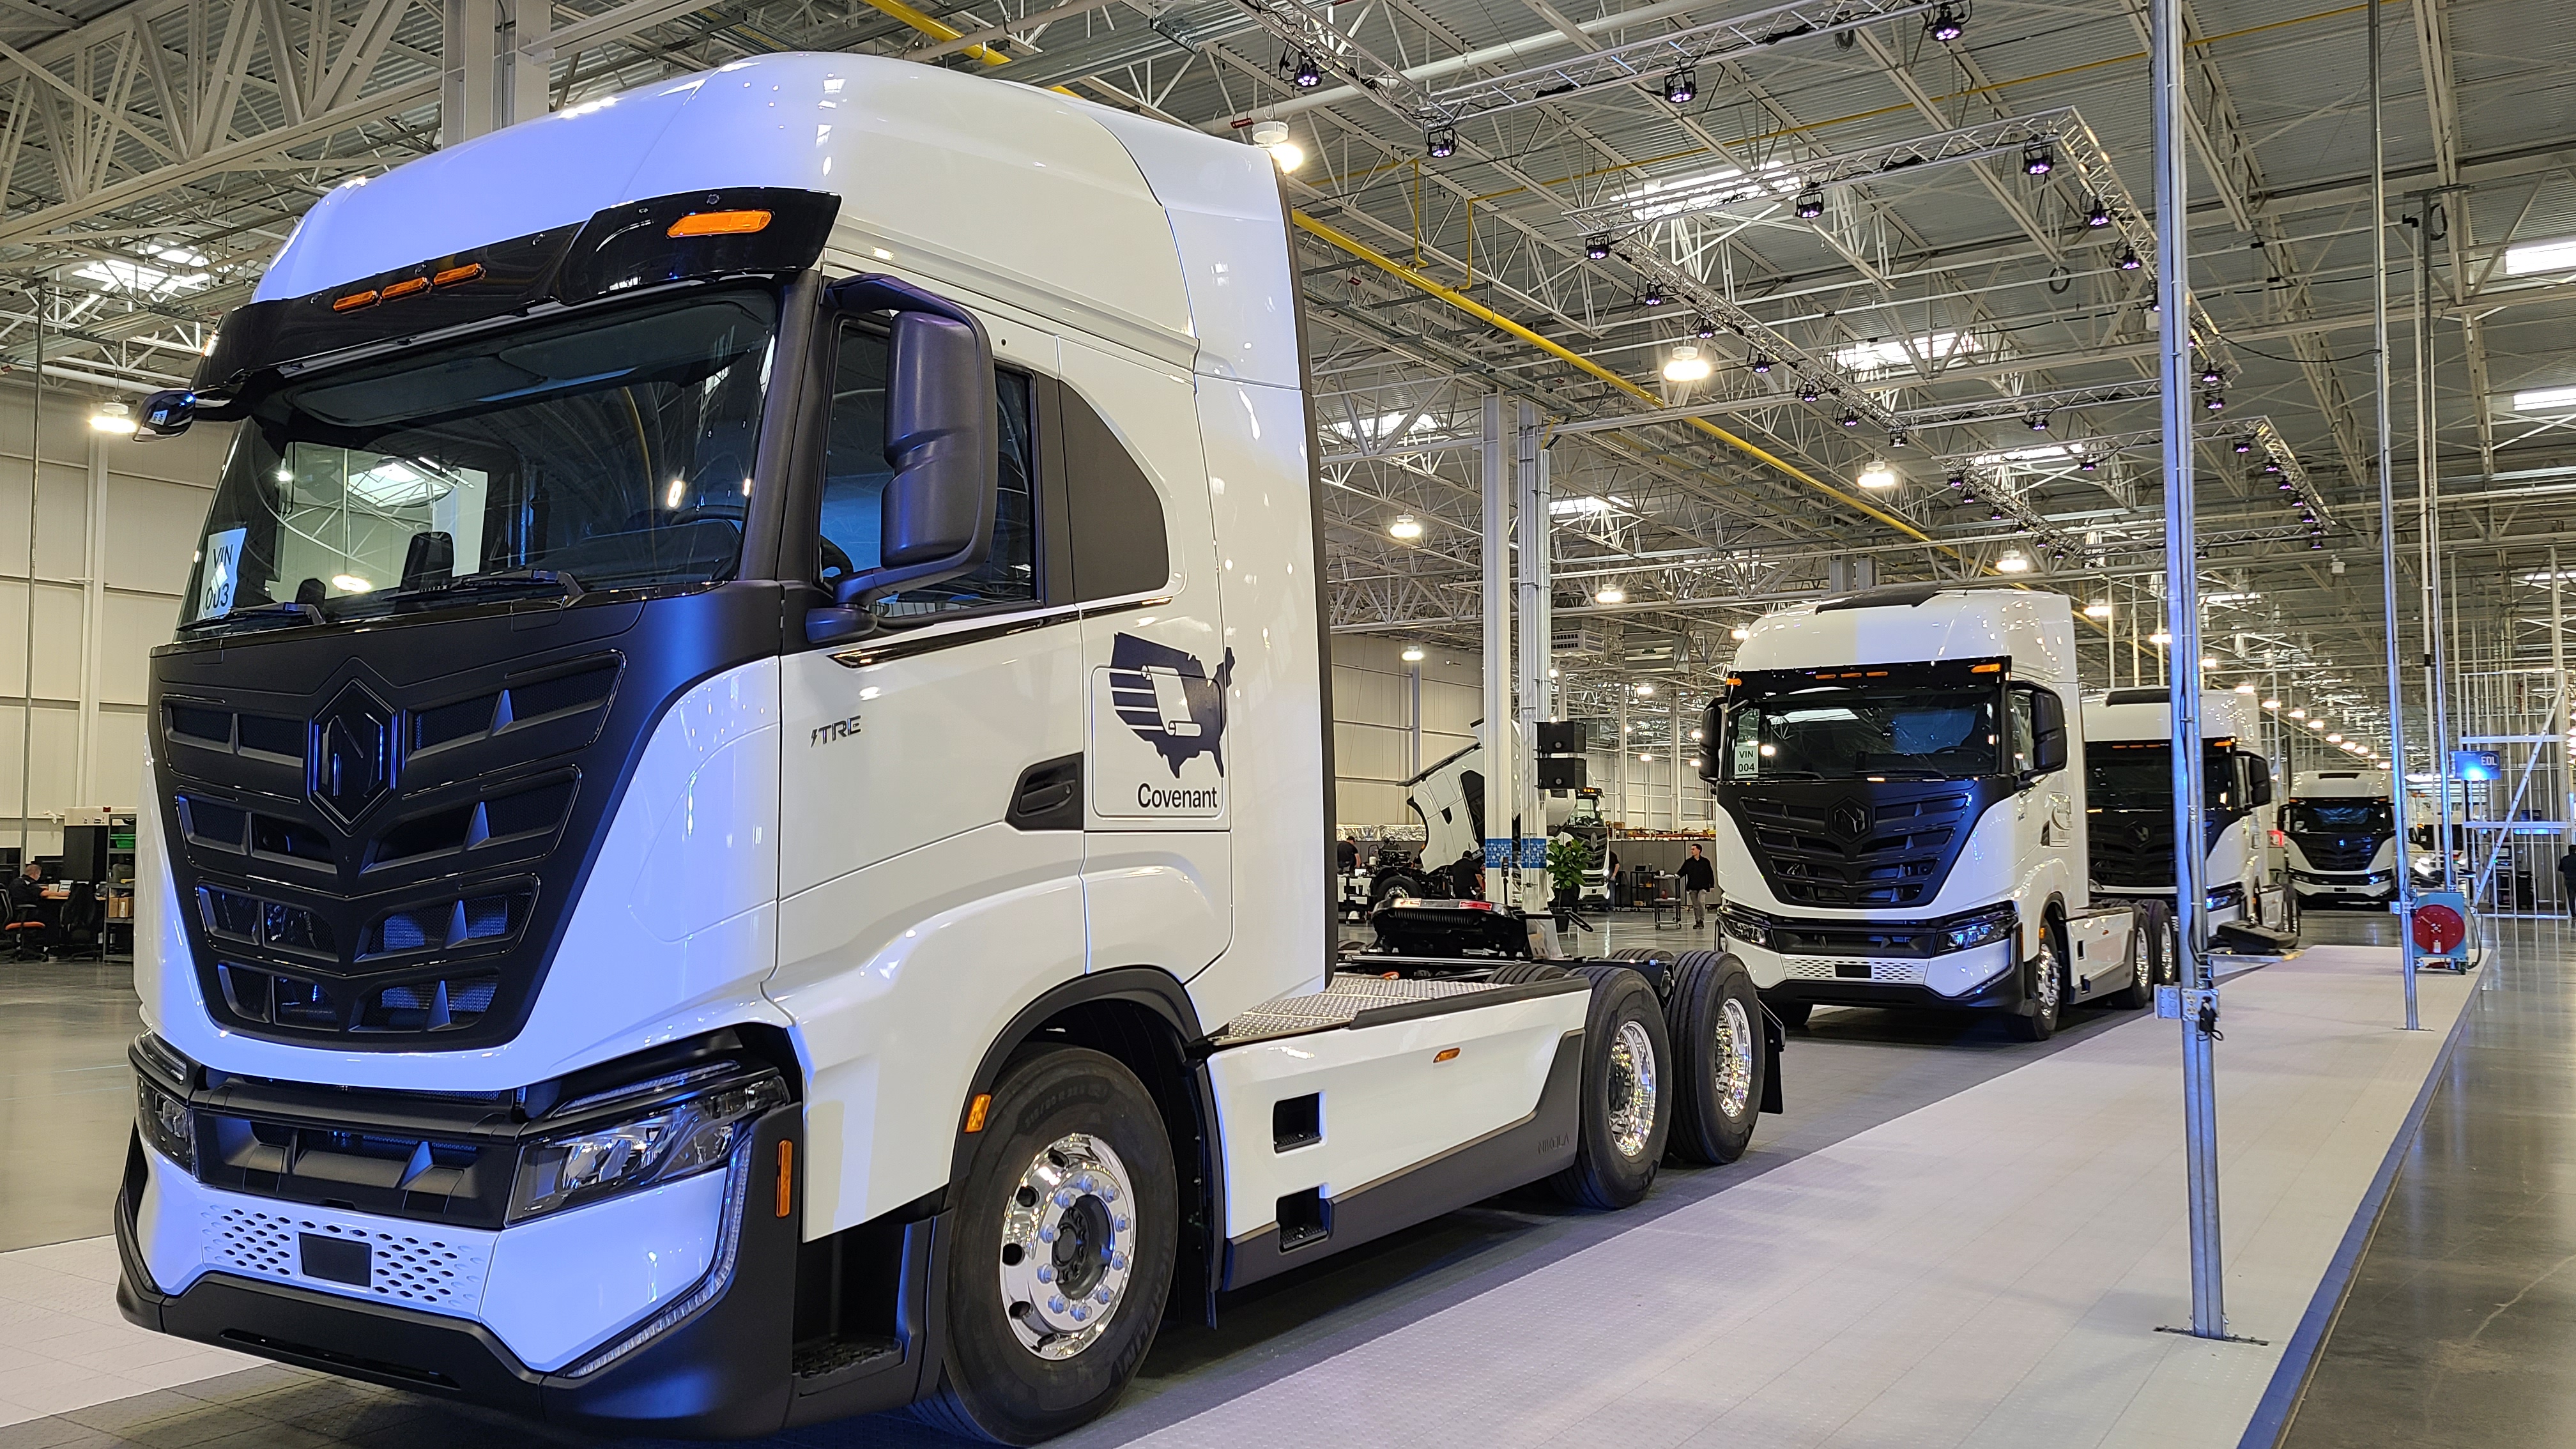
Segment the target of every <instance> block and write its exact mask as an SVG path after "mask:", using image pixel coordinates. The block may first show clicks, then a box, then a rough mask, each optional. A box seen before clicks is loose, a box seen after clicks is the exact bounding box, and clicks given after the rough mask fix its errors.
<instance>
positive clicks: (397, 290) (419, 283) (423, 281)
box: [376, 277, 429, 302]
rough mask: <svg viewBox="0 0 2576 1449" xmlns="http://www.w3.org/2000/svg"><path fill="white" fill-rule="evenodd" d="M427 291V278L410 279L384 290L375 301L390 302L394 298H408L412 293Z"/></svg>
mask: <svg viewBox="0 0 2576 1449" xmlns="http://www.w3.org/2000/svg"><path fill="white" fill-rule="evenodd" d="M428 290H429V278H427V277H410V278H406V279H405V280H403V281H399V282H396V283H394V284H393V285H392V286H390V287H387V288H385V290H384V291H383V292H382V293H381V294H379V295H378V296H377V298H376V300H377V301H379V302H390V301H392V300H393V299H394V298H396V297H408V296H410V295H411V294H412V293H414V292H426V291H428Z"/></svg>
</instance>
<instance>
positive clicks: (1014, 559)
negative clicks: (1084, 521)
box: [817, 322, 1040, 623]
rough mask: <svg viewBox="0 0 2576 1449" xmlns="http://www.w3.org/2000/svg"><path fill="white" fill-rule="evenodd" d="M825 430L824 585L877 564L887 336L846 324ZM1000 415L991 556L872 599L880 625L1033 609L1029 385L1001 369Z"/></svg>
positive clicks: (889, 472)
mask: <svg viewBox="0 0 2576 1449" xmlns="http://www.w3.org/2000/svg"><path fill="white" fill-rule="evenodd" d="M834 351H835V363H834V367H833V378H832V405H831V418H830V432H829V434H828V436H827V438H826V440H825V443H824V448H823V489H822V516H821V525H822V540H821V544H822V546H821V549H820V551H819V557H818V560H817V564H818V572H819V573H820V575H821V579H820V582H821V583H822V584H823V585H824V586H825V587H826V588H829V587H831V586H832V585H834V584H837V583H838V582H839V581H840V580H841V579H843V578H845V577H847V576H849V575H850V574H852V573H863V572H865V571H867V570H869V569H872V568H875V567H876V566H877V563H878V560H879V557H880V554H879V532H880V530H881V528H882V526H883V520H884V514H883V506H882V500H883V497H884V494H885V486H886V482H887V480H888V479H889V478H891V477H892V476H893V469H891V468H890V467H888V466H887V464H886V456H885V442H886V339H885V336H884V335H883V334H882V333H880V332H877V331H875V330H873V329H871V328H867V327H863V326H860V325H858V324H857V323H853V322H844V323H842V324H841V329H840V336H839V338H838V340H837V344H836V346H835V349H834ZM995 382H996V387H995V396H996V402H997V405H998V408H999V412H1000V420H999V421H1000V437H1001V460H1000V461H1001V468H1000V478H1001V494H1000V497H999V498H998V500H997V501H996V507H995V509H994V514H993V550H992V552H991V554H989V555H988V556H987V557H986V558H985V561H984V563H983V565H982V566H981V567H979V568H977V569H976V570H975V571H974V572H973V573H970V574H965V575H961V576H960V577H957V578H953V579H943V580H941V581H940V582H938V583H936V584H932V585H928V586H926V587H923V588H917V589H906V590H904V591H902V592H901V593H897V594H894V595H891V596H889V597H887V598H884V599H880V600H879V601H878V602H877V606H876V612H877V614H878V615H879V617H881V618H884V619H885V620H886V621H887V622H888V623H904V622H923V621H926V620H928V619H929V618H932V617H936V616H939V615H943V614H951V613H956V612H959V611H961V610H967V609H987V608H995V607H1002V606H1009V605H1015V604H1018V605H1026V604H1033V603H1036V602H1037V601H1038V599H1039V597H1040V595H1039V588H1040V583H1039V578H1038V528H1039V520H1038V516H1037V493H1036V489H1035V486H1034V479H1033V476H1032V474H1033V468H1032V464H1033V462H1034V459H1035V456H1036V449H1035V447H1034V445H1033V439H1032V437H1031V428H1030V420H1031V414H1032V411H1033V410H1032V408H1031V403H1030V392H1031V389H1030V380H1029V378H1028V376H1027V375H1026V374H1023V373H1017V372H1011V371H1008V370H1004V371H1002V372H1000V373H999V374H998V375H997V376H996V378H995Z"/></svg>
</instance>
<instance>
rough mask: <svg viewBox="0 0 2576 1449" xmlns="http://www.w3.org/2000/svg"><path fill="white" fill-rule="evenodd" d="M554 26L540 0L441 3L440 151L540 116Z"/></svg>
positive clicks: (551, 59)
mask: <svg viewBox="0 0 2576 1449" xmlns="http://www.w3.org/2000/svg"><path fill="white" fill-rule="evenodd" d="M553 28H554V22H553V16H552V14H551V13H550V12H549V8H548V7H547V6H546V5H545V4H544V3H542V0H447V22H446V34H445V49H444V50H443V51H442V55H443V56H444V58H445V61H446V67H447V69H446V74H445V77H444V83H443V85H442V86H441V89H440V93H439V94H440V108H439V144H440V145H441V146H453V145H455V144H456V143H458V142H459V141H470V140H472V139H474V138H475V137H477V136H481V135H486V134H488V133H490V132H493V131H497V130H499V129H501V128H502V127H503V126H507V125H510V124H512V123H513V122H516V121H525V120H532V119H534V118H535V117H538V116H542V115H544V114H545V113H546V103H547V100H548V94H547V87H548V75H549V72H550V71H551V70H552V68H553V64H554V48H553V47H552V46H549V45H547V44H546V43H545V39H546V37H547V35H548V34H550V33H551V32H552V31H553ZM523 47H524V48H523Z"/></svg>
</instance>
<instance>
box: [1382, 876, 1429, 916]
mask: <svg viewBox="0 0 2576 1449" xmlns="http://www.w3.org/2000/svg"><path fill="white" fill-rule="evenodd" d="M1421 895H1422V882H1421V881H1419V880H1416V879H1415V878H1413V877H1412V876H1409V875H1400V874H1399V875H1391V876H1388V877H1387V878H1386V879H1384V880H1382V881H1379V882H1378V883H1377V884H1376V885H1375V886H1374V887H1372V888H1371V889H1370V891H1369V909H1371V910H1375V909H1377V908H1378V907H1379V906H1382V905H1385V904H1386V903H1387V902H1388V901H1390V900H1392V899H1394V898H1395V897H1397V896H1412V897H1415V898H1416V899H1419V898H1420V897H1421Z"/></svg>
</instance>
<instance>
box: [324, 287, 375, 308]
mask: <svg viewBox="0 0 2576 1449" xmlns="http://www.w3.org/2000/svg"><path fill="white" fill-rule="evenodd" d="M375 301H376V289H375V288H373V287H369V288H368V289H367V290H365V291H363V292H351V293H350V294H349V295H347V296H345V297H342V298H340V299H338V300H337V301H334V302H333V303H332V304H331V310H332V311H334V312H355V311H357V310H358V309H359V308H361V307H371V306H374V305H375Z"/></svg>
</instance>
